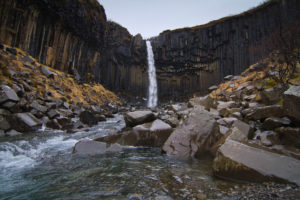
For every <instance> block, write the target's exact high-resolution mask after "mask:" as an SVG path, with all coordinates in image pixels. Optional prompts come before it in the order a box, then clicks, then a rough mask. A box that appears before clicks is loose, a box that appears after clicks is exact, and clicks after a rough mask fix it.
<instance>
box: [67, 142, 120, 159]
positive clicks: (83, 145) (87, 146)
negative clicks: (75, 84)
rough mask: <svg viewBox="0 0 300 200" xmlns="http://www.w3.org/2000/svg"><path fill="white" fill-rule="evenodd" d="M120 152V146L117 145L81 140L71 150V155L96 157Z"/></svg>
mask: <svg viewBox="0 0 300 200" xmlns="http://www.w3.org/2000/svg"><path fill="white" fill-rule="evenodd" d="M120 151H122V146H120V145H119V144H111V145H108V144H106V143H103V142H96V141H93V140H81V141H79V142H77V143H76V144H75V146H74V148H73V153H75V154H78V155H85V156H86V155H89V156H93V155H98V154H105V153H108V152H120Z"/></svg>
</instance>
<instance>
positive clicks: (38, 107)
mask: <svg viewBox="0 0 300 200" xmlns="http://www.w3.org/2000/svg"><path fill="white" fill-rule="evenodd" d="M30 107H31V108H33V109H36V110H37V111H40V112H42V113H46V112H47V110H48V108H47V107H46V106H42V105H40V104H39V103H38V102H37V101H33V102H32V103H31V104H30Z"/></svg>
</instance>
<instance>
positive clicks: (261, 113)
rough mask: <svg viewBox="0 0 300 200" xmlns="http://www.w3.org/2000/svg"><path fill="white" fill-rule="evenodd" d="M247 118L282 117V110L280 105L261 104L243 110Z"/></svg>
mask: <svg viewBox="0 0 300 200" xmlns="http://www.w3.org/2000/svg"><path fill="white" fill-rule="evenodd" d="M243 112H244V114H245V115H246V116H245V117H246V118H247V119H252V120H261V119H266V118H268V117H283V116H284V112H283V109H282V108H281V106H280V105H272V106H263V107H258V108H253V109H246V110H244V111H243Z"/></svg>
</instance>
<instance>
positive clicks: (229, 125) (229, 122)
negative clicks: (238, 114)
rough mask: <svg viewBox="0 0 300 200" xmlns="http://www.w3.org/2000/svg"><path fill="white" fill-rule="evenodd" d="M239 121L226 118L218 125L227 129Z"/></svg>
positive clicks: (219, 120) (233, 118)
mask: <svg viewBox="0 0 300 200" xmlns="http://www.w3.org/2000/svg"><path fill="white" fill-rule="evenodd" d="M237 120H238V119H237V118H235V117H224V118H221V119H218V121H217V122H218V124H220V125H223V126H226V127H231V125H232V124H233V122H234V121H237Z"/></svg>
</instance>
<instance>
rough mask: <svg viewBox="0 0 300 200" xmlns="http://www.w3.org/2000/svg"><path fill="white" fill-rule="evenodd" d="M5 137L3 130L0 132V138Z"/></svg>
mask: <svg viewBox="0 0 300 200" xmlns="http://www.w3.org/2000/svg"><path fill="white" fill-rule="evenodd" d="M2 137H5V133H4V131H3V130H0V138H2Z"/></svg>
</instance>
